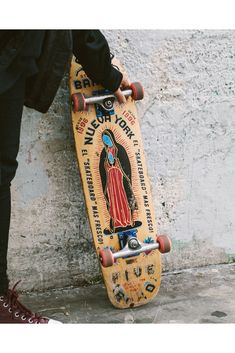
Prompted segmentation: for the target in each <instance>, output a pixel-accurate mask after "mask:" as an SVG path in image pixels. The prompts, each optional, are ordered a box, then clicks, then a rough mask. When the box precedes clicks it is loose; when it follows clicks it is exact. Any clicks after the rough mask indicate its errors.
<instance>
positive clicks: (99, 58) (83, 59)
mask: <svg viewBox="0 0 235 353" xmlns="http://www.w3.org/2000/svg"><path fill="white" fill-rule="evenodd" d="M72 37H73V54H74V55H75V57H76V58H77V59H78V61H79V63H80V64H81V65H82V66H83V69H84V70H85V72H86V74H87V75H88V76H89V77H90V79H92V80H93V81H94V82H95V83H99V84H101V85H102V86H104V88H107V89H109V90H110V91H112V92H115V91H116V90H117V89H118V88H119V86H120V83H121V81H122V73H121V72H120V71H118V70H117V69H115V68H114V67H113V66H112V64H111V56H110V50H109V45H108V43H107V41H106V39H105V37H104V36H103V34H102V33H101V32H100V31H98V30H73V31H72Z"/></svg>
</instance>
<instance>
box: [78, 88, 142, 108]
mask: <svg viewBox="0 0 235 353" xmlns="http://www.w3.org/2000/svg"><path fill="white" fill-rule="evenodd" d="M122 94H123V95H124V96H125V97H130V96H131V97H132V98H133V99H134V100H135V101H138V100H141V99H143V98H144V89H143V86H142V85H141V83H139V82H133V83H132V84H131V85H130V87H129V88H128V89H125V90H123V91H122ZM115 99H116V96H115V95H114V94H104V95H100V96H92V97H86V96H85V95H84V94H82V93H74V94H72V106H73V111H74V113H76V112H79V111H83V110H87V105H89V104H95V103H103V104H104V106H105V108H106V109H109V108H110V109H111V108H112V107H113V101H114V100H115Z"/></svg>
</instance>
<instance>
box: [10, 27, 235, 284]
mask: <svg viewBox="0 0 235 353" xmlns="http://www.w3.org/2000/svg"><path fill="white" fill-rule="evenodd" d="M104 32H105V35H106V36H107V39H108V41H109V43H110V46H111V48H112V51H113V52H114V53H115V54H116V55H117V56H118V57H119V58H120V59H121V60H122V62H123V63H124V64H125V66H126V69H127V71H128V72H129V76H130V79H131V80H132V81H133V80H138V81H141V82H142V83H143V85H144V86H145V100H144V101H143V102H139V103H138V110H139V116H140V119H141V126H142V132H143V138H144V142H145V149H146V154H147V160H148V166H149V174H150V178H151V182H152V189H153V196H154V200H155V208H156V218H157V222H158V225H159V227H158V228H159V233H167V234H169V235H171V237H172V239H173V246H174V249H173V251H172V253H171V254H170V255H167V256H164V269H165V270H166V271H167V270H177V269H181V268H190V267H194V266H203V265H206V264H217V263H223V262H229V261H234V259H235V240H234V239H235V182H234V178H235V137H234V136H235V31H159V30H156V31H138V30H136V31H127V30H116V31H114V30H112V31H110V30H109V31H104ZM19 164H20V167H19V169H18V174H17V177H16V179H15V181H14V183H13V199H14V201H13V217H12V225H11V239H10V244H9V275H10V278H11V280H12V281H15V280H16V279H22V280H23V282H22V285H21V288H24V289H44V288H49V287H62V286H68V285H81V284H85V283H92V282H95V281H96V280H97V279H99V278H100V271H99V267H98V262H97V259H96V255H95V252H94V248H93V243H92V237H91V233H90V229H89V224H88V221H87V216H86V212H85V205H84V199H83V193H82V191H81V184H80V179H79V174H78V171H77V161H76V156H75V152H74V141H73V135H72V130H71V124H70V114H69V105H68V86H67V81H66V77H65V79H64V80H63V82H62V85H61V88H60V90H59V91H58V94H57V97H56V99H55V101H54V104H53V106H52V107H51V109H50V111H49V112H48V113H47V114H45V115H41V114H39V113H37V112H34V111H31V110H30V109H25V110H24V117H23V125H22V139H21V149H20V154H19Z"/></svg>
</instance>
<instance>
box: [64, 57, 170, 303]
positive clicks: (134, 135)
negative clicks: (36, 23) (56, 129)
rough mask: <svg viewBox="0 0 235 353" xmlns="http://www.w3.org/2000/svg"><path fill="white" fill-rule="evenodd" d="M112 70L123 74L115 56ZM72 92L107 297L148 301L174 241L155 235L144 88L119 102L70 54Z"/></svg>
mask: <svg viewBox="0 0 235 353" xmlns="http://www.w3.org/2000/svg"><path fill="white" fill-rule="evenodd" d="M112 65H114V66H115V67H116V68H117V69H118V70H120V71H121V72H125V70H124V68H123V66H122V65H121V64H120V62H119V61H118V60H117V59H116V58H112ZM70 94H71V115H72V126H73V132H74V138H75V146H76V153H77V159H78V165H79V170H80V176H81V181H82V185H83V191H84V196H85V202H86V207H87V213H88V217H89V222H90V226H91V231H92V235H93V240H94V245H95V249H96V252H97V256H98V259H99V261H100V265H101V270H102V274H103V279H104V283H105V286H106V289H107V294H108V297H109V300H110V301H111V303H112V304H113V305H114V306H115V307H117V308H128V307H136V306H140V305H143V304H146V303H148V302H149V301H150V300H152V299H153V298H154V297H155V295H156V294H157V292H158V290H159V287H160V281H161V253H166V252H169V251H170V249H171V241H170V239H169V238H168V237H167V236H165V235H161V236H157V235H156V234H157V229H156V221H155V216H154V207H153V202H152V197H151V190H150V183H149V178H148V175H147V167H146V161H145V156H144V148H143V143H142V138H141V132H140V125H139V121H138V116H137V108H136V104H135V101H138V100H141V99H143V97H144V91H143V88H142V86H141V84H140V83H138V82H135V83H132V84H131V85H130V87H129V88H128V89H125V90H124V91H123V94H124V95H125V96H126V97H127V102H126V103H125V104H121V105H120V104H119V103H118V102H117V100H116V99H115V96H114V95H113V94H112V93H111V92H109V91H107V90H105V89H104V88H103V87H102V86H100V85H98V84H96V83H95V82H92V81H91V80H90V79H89V78H88V77H87V75H86V73H85V71H84V70H83V68H82V66H81V65H80V64H79V63H78V62H77V61H76V59H75V58H74V57H73V59H72V63H71V69H70Z"/></svg>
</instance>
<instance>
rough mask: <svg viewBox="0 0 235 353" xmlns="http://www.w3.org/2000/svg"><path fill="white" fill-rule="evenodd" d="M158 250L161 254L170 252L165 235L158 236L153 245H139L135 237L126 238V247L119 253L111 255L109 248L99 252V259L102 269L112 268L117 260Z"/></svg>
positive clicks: (169, 242)
mask: <svg viewBox="0 0 235 353" xmlns="http://www.w3.org/2000/svg"><path fill="white" fill-rule="evenodd" d="M156 249H158V250H159V251H160V252H161V253H162V254H164V253H167V252H169V251H170V250H171V241H170V239H169V238H168V236H166V235H159V236H158V237H157V241H156V242H154V243H150V244H148V243H141V242H140V241H139V240H138V239H137V237H133V236H130V237H128V238H127V242H126V245H125V246H124V248H123V249H121V250H120V251H117V252H115V253H113V252H112V251H111V250H110V249H109V248H106V249H103V250H100V252H99V257H100V261H101V264H102V266H103V267H110V266H112V265H113V264H114V263H115V261H116V260H117V259H120V258H126V257H131V256H137V255H139V254H141V253H143V252H144V253H146V254H148V253H149V252H151V251H152V250H156Z"/></svg>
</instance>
